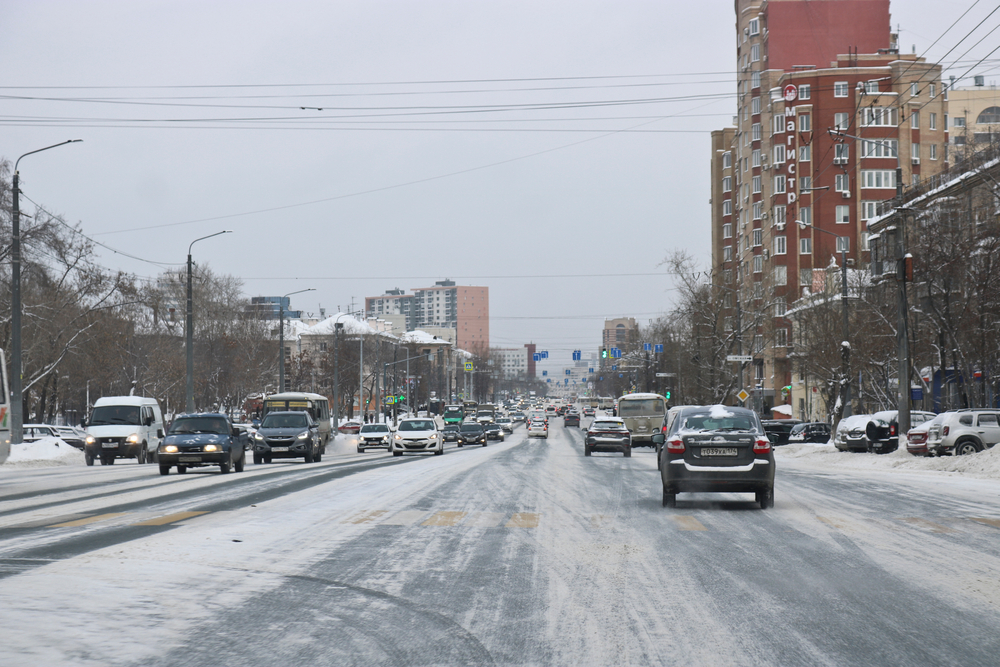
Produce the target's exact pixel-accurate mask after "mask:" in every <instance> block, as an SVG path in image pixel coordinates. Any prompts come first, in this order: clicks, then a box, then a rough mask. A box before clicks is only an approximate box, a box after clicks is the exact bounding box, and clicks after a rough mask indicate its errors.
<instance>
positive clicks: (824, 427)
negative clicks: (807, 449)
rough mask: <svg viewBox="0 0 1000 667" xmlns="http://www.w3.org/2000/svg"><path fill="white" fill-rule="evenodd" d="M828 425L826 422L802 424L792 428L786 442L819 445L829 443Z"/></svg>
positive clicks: (829, 430) (829, 431)
mask: <svg viewBox="0 0 1000 667" xmlns="http://www.w3.org/2000/svg"><path fill="white" fill-rule="evenodd" d="M831 432H832V430H831V429H830V425H829V424H827V423H826V422H803V423H801V424H796V425H795V426H793V427H792V430H791V432H790V433H789V434H788V442H789V443H790V444H792V443H798V442H815V443H819V444H823V443H827V442H830V433H831Z"/></svg>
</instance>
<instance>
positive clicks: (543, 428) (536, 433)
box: [528, 419, 549, 440]
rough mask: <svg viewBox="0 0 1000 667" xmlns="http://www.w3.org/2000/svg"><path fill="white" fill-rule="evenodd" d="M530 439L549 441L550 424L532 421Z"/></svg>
mask: <svg viewBox="0 0 1000 667" xmlns="http://www.w3.org/2000/svg"><path fill="white" fill-rule="evenodd" d="M528 437H529V438H545V439H546V440H548V439H549V424H548V422H546V421H545V420H544V419H532V420H531V422H530V423H529V424H528Z"/></svg>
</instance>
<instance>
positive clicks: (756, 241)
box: [753, 228, 764, 248]
mask: <svg viewBox="0 0 1000 667" xmlns="http://www.w3.org/2000/svg"><path fill="white" fill-rule="evenodd" d="M763 235H764V232H763V230H761V229H760V228H757V229H755V230H753V247H754V248H759V247H760V246H761V238H762V237H763Z"/></svg>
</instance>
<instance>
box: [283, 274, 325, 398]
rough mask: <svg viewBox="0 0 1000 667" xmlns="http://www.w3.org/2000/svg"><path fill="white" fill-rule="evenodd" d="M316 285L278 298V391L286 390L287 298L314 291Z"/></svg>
mask: <svg viewBox="0 0 1000 667" xmlns="http://www.w3.org/2000/svg"><path fill="white" fill-rule="evenodd" d="M314 291H316V288H315V287H310V288H309V289H300V290H298V291H297V292H289V293H288V294H285V295H284V296H282V297H281V298H280V299H279V300H278V393H279V394H280V393H281V392H283V391H285V299H287V298H288V297H290V296H292V295H293V294H301V293H302V292H314Z"/></svg>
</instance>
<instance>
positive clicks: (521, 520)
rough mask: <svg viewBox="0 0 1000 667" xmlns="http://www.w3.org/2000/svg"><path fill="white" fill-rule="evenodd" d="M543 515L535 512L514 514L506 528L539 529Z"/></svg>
mask: <svg viewBox="0 0 1000 667" xmlns="http://www.w3.org/2000/svg"><path fill="white" fill-rule="evenodd" d="M541 516H542V515H541V514H535V513H534V512H514V514H513V515H512V516H511V517H510V521H508V522H507V525H506V526H504V527H505V528H538V520H539V519H540V518H541Z"/></svg>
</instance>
